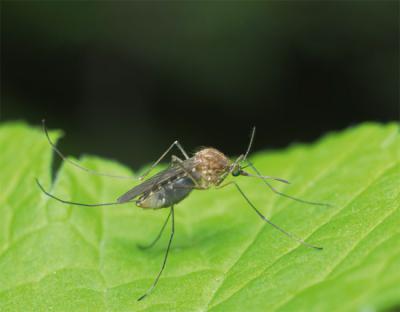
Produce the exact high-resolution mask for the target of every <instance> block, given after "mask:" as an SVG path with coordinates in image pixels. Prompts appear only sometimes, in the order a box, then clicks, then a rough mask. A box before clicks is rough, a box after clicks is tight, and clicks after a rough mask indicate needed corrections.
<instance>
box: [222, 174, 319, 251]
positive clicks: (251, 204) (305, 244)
mask: <svg viewBox="0 0 400 312" xmlns="http://www.w3.org/2000/svg"><path fill="white" fill-rule="evenodd" d="M229 184H233V185H235V186H236V188H237V190H238V191H239V193H240V194H241V195H242V196H243V198H244V199H245V200H246V201H247V203H248V204H249V205H250V207H251V208H253V210H254V211H255V212H256V213H257V214H258V216H259V217H260V218H261V219H263V220H264V221H265V222H267V223H268V224H270V225H271V226H273V227H274V228H275V229H277V230H278V231H280V232H281V233H283V234H285V235H286V236H288V237H290V238H291V239H293V240H294V241H296V242H298V243H300V244H302V245H304V246H306V247H309V248H313V249H317V250H322V249H323V248H322V247H318V246H314V245H311V244H309V243H307V242H305V241H304V240H302V239H301V238H298V237H297V236H295V235H294V234H292V233H290V232H287V231H285V230H284V229H282V228H281V227H280V226H278V225H276V224H275V223H273V222H272V221H270V220H269V219H268V218H267V217H265V216H264V215H263V214H262V213H261V212H260V211H259V210H258V209H257V208H256V206H254V204H253V203H252V202H251V201H250V199H249V198H248V197H247V196H246V194H245V193H244V192H243V191H242V189H241V188H240V187H239V185H238V184H237V183H236V182H234V181H231V182H228V183H226V184H225V185H223V186H226V185H229Z"/></svg>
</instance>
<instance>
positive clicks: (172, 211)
mask: <svg viewBox="0 0 400 312" xmlns="http://www.w3.org/2000/svg"><path fill="white" fill-rule="evenodd" d="M174 231H175V220H174V206H171V236H170V237H169V242H168V246H167V251H166V252H165V256H164V261H163V264H162V266H161V270H160V272H159V273H158V275H157V277H156V279H155V280H154V282H153V285H151V287H150V288H149V289H148V290H147V291H146V293H145V294H144V295H142V296H141V297H139V298H138V301H140V300H143V299H144V298H146V297H147V296H148V295H149V294H150V293H151V292H152V291H153V289H154V288H155V287H156V285H157V283H158V280H159V279H160V276H161V274H162V272H163V271H164V268H165V264H166V263H167V259H168V254H169V249H170V247H171V243H172V239H173V237H174Z"/></svg>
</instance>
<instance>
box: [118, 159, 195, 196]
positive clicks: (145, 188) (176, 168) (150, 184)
mask: <svg viewBox="0 0 400 312" xmlns="http://www.w3.org/2000/svg"><path fill="white" fill-rule="evenodd" d="M192 163H193V162H192V161H191V159H187V160H185V161H183V162H182V165H172V166H171V167H170V168H168V169H165V170H163V171H161V172H159V173H157V174H155V175H154V176H152V177H151V178H149V179H148V180H146V181H144V182H143V183H140V184H139V185H136V186H135V187H133V188H132V189H130V190H129V191H128V192H126V193H125V194H123V195H121V196H120V197H118V199H117V201H118V202H119V203H124V202H128V201H130V200H132V199H134V198H135V197H137V196H139V195H141V194H144V193H147V192H150V191H152V190H153V189H154V188H155V187H156V186H157V185H160V184H162V183H165V182H166V181H168V180H171V179H174V178H175V177H177V176H180V175H184V174H185V173H186V171H185V170H189V169H190V167H191V166H192ZM184 168H185V169H184Z"/></svg>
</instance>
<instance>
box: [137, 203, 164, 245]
mask: <svg viewBox="0 0 400 312" xmlns="http://www.w3.org/2000/svg"><path fill="white" fill-rule="evenodd" d="M170 216H171V210H170V211H169V214H168V217H167V219H166V220H165V222H164V224H163V226H162V228H161V230H160V232H159V233H158V235H157V237H156V238H155V239H154V240H153V241H152V242H151V243H150V244H148V245H141V244H139V245H138V247H139V248H140V249H149V248H151V247H153V246H154V245H155V244H156V243H157V242H158V240H159V239H160V237H161V235H162V233H163V232H164V229H165V227H166V226H167V223H168V220H169V217H170Z"/></svg>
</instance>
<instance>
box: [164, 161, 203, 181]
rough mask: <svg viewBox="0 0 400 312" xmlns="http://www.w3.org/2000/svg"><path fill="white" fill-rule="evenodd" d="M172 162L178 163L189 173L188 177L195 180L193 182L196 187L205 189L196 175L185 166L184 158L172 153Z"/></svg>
mask: <svg viewBox="0 0 400 312" xmlns="http://www.w3.org/2000/svg"><path fill="white" fill-rule="evenodd" d="M171 162H172V163H173V164H176V165H178V166H179V167H181V168H182V170H183V171H185V173H186V174H187V175H188V177H189V178H190V179H191V180H192V181H193V183H194V185H195V188H196V189H204V187H201V186H200V184H199V182H197V180H196V179H195V177H194V176H193V174H192V173H191V172H190V171H189V170H187V169H186V168H185V167H184V166H183V164H182V163H183V161H182V159H180V158H179V157H177V156H175V155H172V157H171Z"/></svg>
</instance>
